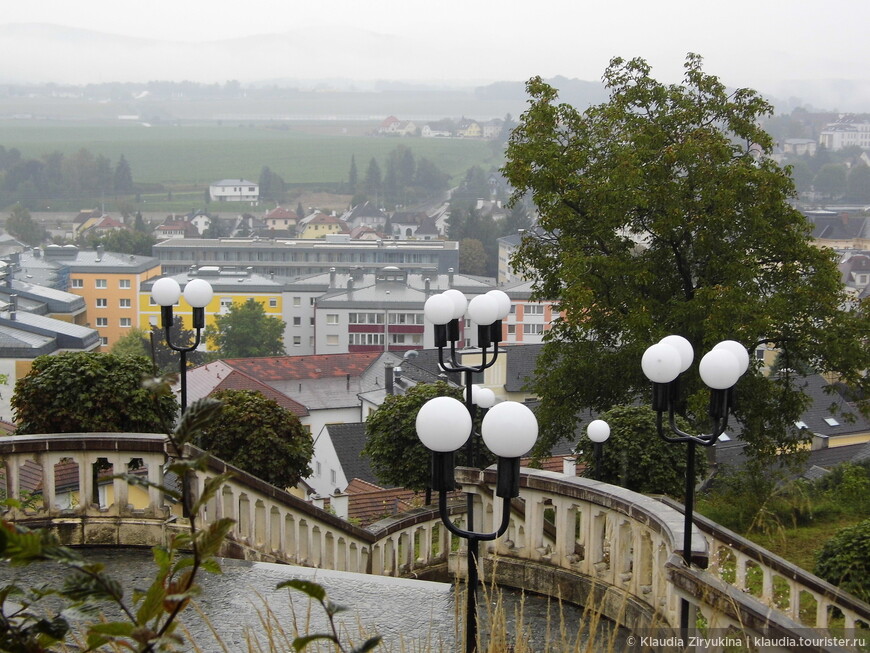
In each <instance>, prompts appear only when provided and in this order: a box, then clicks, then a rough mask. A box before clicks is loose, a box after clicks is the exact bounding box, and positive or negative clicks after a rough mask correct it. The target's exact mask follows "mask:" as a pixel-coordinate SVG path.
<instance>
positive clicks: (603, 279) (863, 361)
mask: <svg viewBox="0 0 870 653" xmlns="http://www.w3.org/2000/svg"><path fill="white" fill-rule="evenodd" d="M701 64H702V61H701V58H700V57H699V56H697V55H692V54H690V55H688V57H687V58H686V62H685V76H684V80H683V83H682V84H674V85H665V84H663V83H661V82H658V81H657V80H655V79H654V78H652V77H651V75H650V67H649V65H648V64H647V63H646V62H645V61H643V60H642V59H633V60H631V61H625V60H623V59H619V58H617V59H613V60H612V61H611V62H610V65H609V67H608V68H607V70H606V71H605V73H604V82H605V85H606V87H607V89H608V91H609V100H608V101H607V102H605V103H603V104H600V105H596V106H592V107H589V108H588V109H586V110H585V111H580V110H578V109H576V108H574V107H573V106H571V105H568V104H566V103H560V102H559V101H558V93H557V91H556V89H555V88H553V87H552V86H550V85H548V84H547V83H545V82H544V81H543V80H541V79H540V78H533V79H532V80H530V81H529V82H528V83H527V90H528V93H529V95H530V96H531V99H530V106H529V108H528V110H527V111H526V112H525V113H524V114H523V116H522V118H521V120H520V123H519V125H518V127H517V128H516V129H515V130H514V132H513V133H512V135H511V138H510V142H509V144H508V150H507V162H506V164H505V166H504V168H503V172H504V174H505V176H506V177H507V179H508V181H509V182H510V183H511V185H512V186H513V188H514V189H515V192H514V195H513V197H512V201H513V202H518V201H520V200H522V199H525V198H527V197H530V199H531V200H532V201H533V203H534V204H535V205H536V207H537V209H538V212H539V216H540V217H539V224H538V227H537V228H536V229H534V230H533V231H532V232H529V233H527V235H526V237H524V239H523V241H522V243H521V245H520V247H519V249H518V251H517V253H516V255H515V257H514V259H513V263H514V265H515V266H517V268H518V269H519V270H520V271H521V272H523V273H524V274H526V276H528V277H530V278H533V279H534V299H550V300H555V301H556V302H557V304H558V308H559V309H560V310H561V311H563V317H562V318H561V319H559V320H556V322H555V323H554V325H553V329H552V330H551V331H550V332H549V334H548V338H547V342H546V344H545V346H544V350H543V352H542V355H541V357H540V358H539V362H538V373H537V375H536V380H535V381H534V390H535V391H536V392H537V394H538V395H539V396H540V397H541V400H542V405H541V408H540V410H539V412H538V418H539V420H540V421H541V423H542V428H541V433H542V437H541V438H540V439H539V443H538V448H537V449H536V452H537V453H539V454H540V453H543V452H546V451H548V450H549V449H550V447H551V446H552V444H553V443H554V442H556V441H558V440H559V439H561V438H563V437H569V438H570V437H572V434H573V430H574V426H575V423H576V417H575V416H576V415H577V414H578V412H579V411H580V410H581V409H583V408H594V409H596V410H599V411H603V410H607V409H609V408H610V407H612V406H614V405H617V404H623V403H631V402H632V401H635V400H636V399H637V398H638V397H641V396H645V397H648V396H649V392H650V390H649V387H650V384H649V382H648V381H647V380H646V379H645V378H644V377H643V374H642V372H641V367H640V360H641V357H642V355H643V352H644V350H645V349H646V347H648V346H649V345H651V344H653V343H655V342H657V341H658V340H659V339H661V338H662V337H663V336H665V335H668V334H670V333H675V334H679V335H682V336H685V337H686V338H688V339H689V341H690V342H691V343H692V344H693V346H694V348H695V351H696V352H697V354H698V355H696V358H695V363H694V365H693V368H692V369H690V370H689V371H687V372H686V373H685V374H684V375H683V384H682V385H683V389H684V393H685V397H686V400H685V405H684V408H683V409H682V410H681V412H684V413H685V414H686V415H688V416H690V417H692V418H694V419H695V420H696V421H698V422H701V421H702V420H703V421H706V420H705V418H704V416H705V413H706V397H707V392H706V390H705V389H704V388H703V387H702V384H701V381H700V378H699V376H698V374H697V365H698V361H699V359H700V354H702V353H704V352H706V351H707V350H709V349H710V348H711V347H712V346H713V345H714V344H715V343H716V342H718V341H720V340H724V339H733V340H737V341H739V342H741V343H742V344H743V345H744V346H746V347H747V349H748V350H749V351H750V352H752V351H754V350H755V348H756V347H758V346H759V345H761V344H765V345H769V346H773V347H776V348H778V349H779V350H780V351H783V352H788V353H789V354H790V355H791V356H793V357H794V358H796V359H799V360H805V361H807V362H808V363H809V364H810V365H812V367H813V368H814V369H816V370H817V371H818V372H819V373H832V374H836V375H838V377H839V378H840V380H842V381H843V382H845V383H847V384H851V385H854V386H860V387H862V388H863V389H865V390H867V389H870V383H868V379H867V377H866V376H865V373H864V370H867V369H868V368H870V349H868V348H867V347H866V346H865V345H862V344H861V343H862V338H866V336H867V334H868V333H870V329H868V327H870V320H868V310H867V308H868V307H867V305H866V304H865V305H863V306H862V305H860V304H859V303H857V302H856V301H855V300H853V299H852V298H850V296H849V295H848V294H847V293H845V291H844V288H843V286H842V283H841V281H840V275H839V273H838V271H837V266H836V262H835V259H834V256H833V254H832V252H831V251H829V250H824V249H819V248H816V247H814V246H813V245H812V243H811V239H810V234H811V227H810V225H809V223H808V222H807V221H806V219H805V218H804V217H803V215H802V214H801V213H800V212H798V211H797V210H796V209H794V208H793V207H792V206H791V205H790V204H789V199H790V198H791V197H792V196H793V194H794V187H793V184H792V182H791V179H790V178H789V176H788V174H787V173H786V171H784V170H783V169H782V168H781V167H780V166H779V165H778V164H777V163H776V162H774V161H773V159H772V158H771V157H770V156H769V155H770V154H771V152H772V148H773V140H772V139H771V137H770V136H769V135H768V134H767V133H765V132H764V131H763V130H762V129H761V128H760V127H759V126H758V124H759V119H760V118H761V117H762V116H764V115H767V114H769V113H770V112H771V106H770V105H769V104H768V103H767V102H766V101H765V100H764V99H763V98H761V97H760V96H759V95H758V94H757V93H756V92H754V91H752V90H749V89H737V90H735V91H733V92H731V91H728V90H726V88H725V86H724V85H723V84H722V83H721V82H720V81H719V80H718V79H717V78H716V77H714V76H711V75H708V74H706V73H704V72H703V70H702V66H701ZM736 394H737V397H736V401H737V403H736V409H735V414H736V416H737V418H738V419H739V420H740V422H741V427H742V437H743V438H744V439H745V440H746V441H747V442H748V444H749V446H750V452H751V453H753V454H755V455H756V456H759V457H766V456H770V455H774V454H775V453H776V452H777V451H778V450H779V449H780V448H781V447H793V446H795V445H796V443H797V441H798V439H799V438H800V437H801V436H800V434H799V433H797V430H796V427H795V426H794V422H795V420H796V419H798V418H799V416H800V414H801V412H802V410H803V408H804V407H805V406H806V405H807V401H808V400H807V398H806V397H805V396H804V395H803V393H802V392H801V389H800V387H799V385H798V383H797V382H796V380H795V379H794V378H793V376H792V375H789V374H782V375H778V376H775V377H774V376H770V377H765V376H764V375H762V373H761V371H760V370H759V369H758V368H757V367H754V368H753V369H752V370H751V371H750V373H749V374H747V375H746V376H744V377H743V379H741V381H740V383H738V385H737V388H736ZM864 396H865V397H870V393H866V392H865V394H864ZM699 428H700V424H699Z"/></svg>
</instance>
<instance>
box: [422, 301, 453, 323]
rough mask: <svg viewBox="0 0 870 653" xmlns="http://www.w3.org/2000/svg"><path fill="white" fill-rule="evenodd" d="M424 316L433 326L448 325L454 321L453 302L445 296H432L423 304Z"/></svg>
mask: <svg viewBox="0 0 870 653" xmlns="http://www.w3.org/2000/svg"><path fill="white" fill-rule="evenodd" d="M423 315H424V316H425V317H426V319H427V320H429V322H431V323H432V324H447V323H448V322H449V321H450V320H452V319H453V302H452V301H451V300H450V298H449V297H445V296H444V295H443V294H438V295H432V296H431V297H430V298H429V299H427V300H426V303H425V304H423Z"/></svg>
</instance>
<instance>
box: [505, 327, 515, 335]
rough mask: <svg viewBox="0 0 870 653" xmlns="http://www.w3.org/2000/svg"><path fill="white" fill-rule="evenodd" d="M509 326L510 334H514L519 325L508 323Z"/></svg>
mask: <svg viewBox="0 0 870 653" xmlns="http://www.w3.org/2000/svg"><path fill="white" fill-rule="evenodd" d="M507 328H508V335H513V334H515V333H516V332H517V325H516V324H508V325H507Z"/></svg>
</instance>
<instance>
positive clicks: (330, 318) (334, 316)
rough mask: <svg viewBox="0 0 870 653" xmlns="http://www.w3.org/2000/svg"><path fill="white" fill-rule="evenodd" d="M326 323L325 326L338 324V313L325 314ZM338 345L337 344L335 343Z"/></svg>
mask: <svg viewBox="0 0 870 653" xmlns="http://www.w3.org/2000/svg"><path fill="white" fill-rule="evenodd" d="M326 323H327V324H338V313H327V314H326ZM336 344H338V343H336Z"/></svg>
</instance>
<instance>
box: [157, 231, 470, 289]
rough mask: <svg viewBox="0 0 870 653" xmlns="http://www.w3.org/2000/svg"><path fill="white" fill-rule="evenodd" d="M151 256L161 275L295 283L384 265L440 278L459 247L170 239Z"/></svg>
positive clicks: (337, 239)
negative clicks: (232, 273)
mask: <svg viewBox="0 0 870 653" xmlns="http://www.w3.org/2000/svg"><path fill="white" fill-rule="evenodd" d="M152 254H153V255H154V256H155V257H157V258H158V259H159V260H160V263H161V265H162V266H163V270H164V272H165V273H166V274H181V273H184V272H186V271H187V270H188V269H189V268H190V266H192V265H193V266H196V267H199V266H201V265H209V266H211V265H218V266H227V265H232V266H242V267H251V268H252V271H253V272H254V273H255V274H261V275H264V276H270V275H275V276H276V277H284V278H290V279H292V278H295V277H299V276H303V275H311V274H318V273H324V272H329V270H330V268H336V269H337V270H339V271H342V272H347V271H349V270H351V269H355V268H361V269H363V270H365V271H367V272H375V271H377V270H379V269H380V268H382V267H384V266H385V265H394V266H396V267H399V268H403V269H411V270H419V269H421V268H435V269H436V270H437V271H438V272H439V273H441V274H444V273H446V272H447V270H449V269H451V268H452V269H454V270H457V269H459V243H457V242H455V241H444V240H351V238H350V235H349V234H341V235H335V236H327V237H326V238H322V239H317V240H304V239H283V238H276V239H269V240H266V239H261V238H256V237H255V238H212V239H209V238H173V239H169V240H166V241H163V242H160V243H157V244H156V245H154V247H153V248H152Z"/></svg>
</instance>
